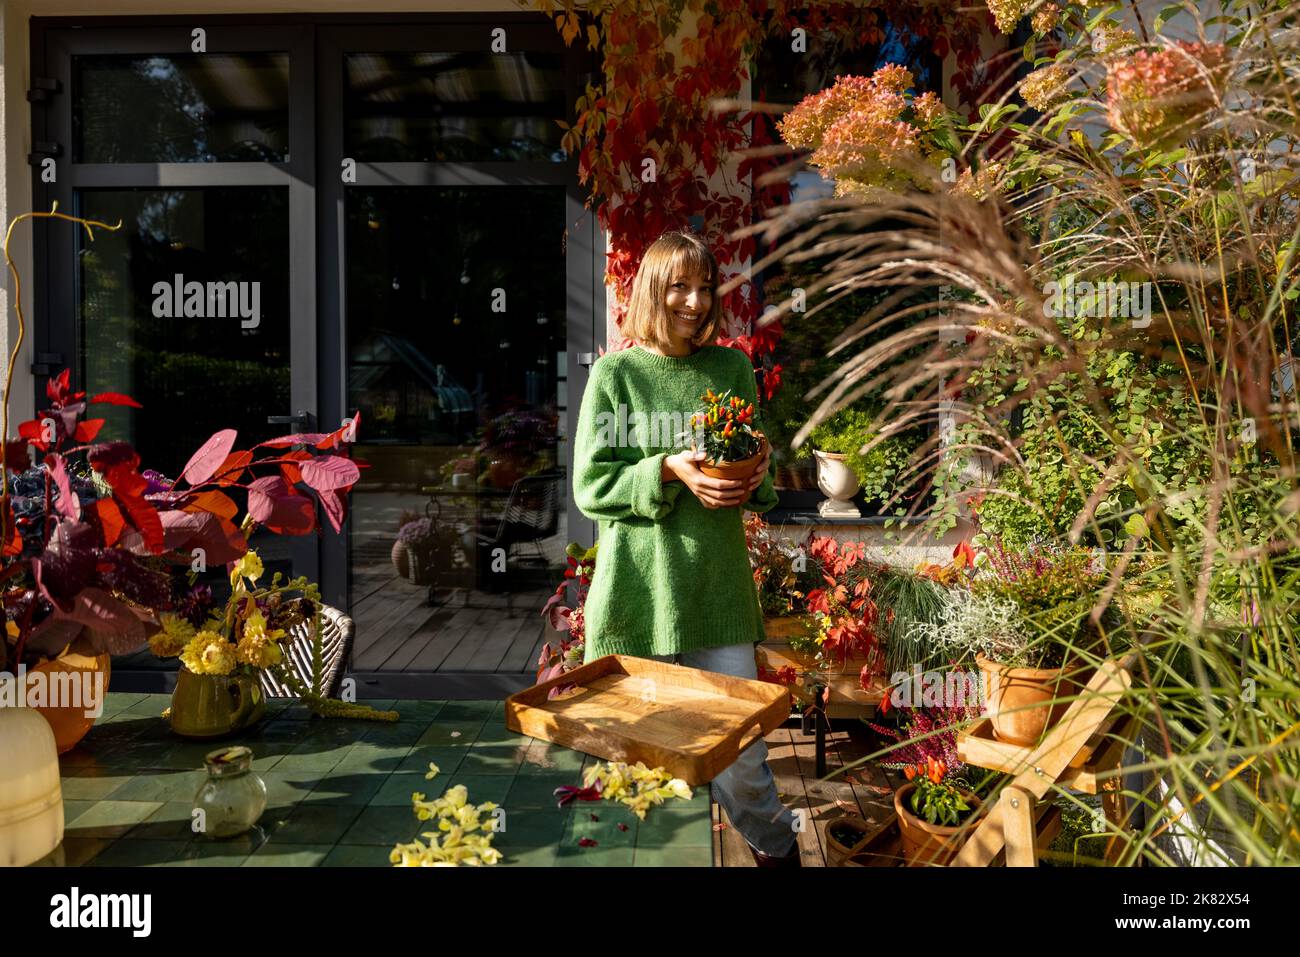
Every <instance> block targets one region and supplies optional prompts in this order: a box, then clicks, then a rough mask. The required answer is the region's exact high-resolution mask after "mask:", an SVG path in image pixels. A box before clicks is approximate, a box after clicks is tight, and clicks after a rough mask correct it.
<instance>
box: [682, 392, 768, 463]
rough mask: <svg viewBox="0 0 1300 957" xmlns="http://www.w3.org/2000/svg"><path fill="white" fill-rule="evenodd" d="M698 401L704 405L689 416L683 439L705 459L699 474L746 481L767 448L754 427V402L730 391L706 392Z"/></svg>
mask: <svg viewBox="0 0 1300 957" xmlns="http://www.w3.org/2000/svg"><path fill="white" fill-rule="evenodd" d="M700 399H701V400H702V401H703V402H704V405H703V407H701V408H700V409H697V410H696V412H695V413H694V414H693V415H692V416H691V417H690V420H689V425H690V429H691V431H689V432H687V433H686V434H685V436H683V438H689V439H690V440H691V448H692V449H694V450H695V451H697V452H698V451H703V452H704V453H705V454H706V455H707V456H708V459H707V461H706V462H705V463H703V464H701V465H700V471H701V472H703V473H704V474H705V475H709V476H712V477H713V478H720V479H728V480H736V479H747V478H749V477H750V476H751V475H753V474H754V469H756V468H757V467H758V463H759V462H760V461H761V460H762V458H763V453H764V451H766V449H767V437H766V436H764V435H763V433H762V432H759V431H758V430H756V429H755V428H754V424H753V423H754V403H752V402H746V401H745V400H744V399H742V398H741V397H740V396H738V395H732V394H731V391H730V390H727V391H726V392H723V393H722V394H721V395H719V394H717V393H715V392H714V391H713V390H712V389H709V390H707V391H706V392H705V393H704V395H702V396H700Z"/></svg>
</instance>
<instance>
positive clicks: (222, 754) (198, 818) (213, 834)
mask: <svg viewBox="0 0 1300 957" xmlns="http://www.w3.org/2000/svg"><path fill="white" fill-rule="evenodd" d="M203 763H204V764H205V765H206V766H207V769H208V779H207V780H206V781H204V782H203V784H202V786H201V787H200V788H199V790H198V793H196V794H195V795H194V810H195V812H196V813H195V815H194V821H195V830H197V831H198V832H199V833H200V834H202V835H203V836H204V837H207V838H211V839H219V838H225V837H235V836H237V835H239V834H243V833H244V832H245V831H248V830H249V829H250V828H252V826H253V825H254V824H256V823H257V820H258V818H260V817H261V816H262V812H263V811H265V810H266V783H265V782H264V781H263V780H262V779H261V778H260V777H259V776H258V775H257V773H256V772H255V771H253V752H252V750H251V749H250V748H247V747H245V746H244V745H242V744H240V745H233V746H231V747H227V748H218V749H217V750H216V751H209V752H208V754H207V756H206V757H205V758H204V759H203Z"/></svg>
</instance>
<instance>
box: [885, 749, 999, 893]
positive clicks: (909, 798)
mask: <svg viewBox="0 0 1300 957" xmlns="http://www.w3.org/2000/svg"><path fill="white" fill-rule="evenodd" d="M904 774H906V776H907V783H906V784H904V785H903V786H902V787H901V788H899V789H898V790H897V791H895V792H894V812H895V813H896V814H897V815H898V830H899V833H900V834H901V835H902V838H903V857H904V858H906V859H907V862H908V864H909V865H911V866H914V867H919V866H925V865H927V864H933V865H946V864H948V863H950V862H951V861H952V859H953V858H954V857H955V856H956V855H957V851H958V849H959V848H960V847H961V842H962V840H963V837H962V836H963V835H964V834H968V833H969V831H970V823H971V821H972V820H973V819H974V818H975V816H976V815H977V814H979V812H980V809H981V806H982V805H981V803H980V799H979V798H978V797H977V796H976V795H975V793H974V792H972V791H969V790H967V789H965V788H962V787H961V786H960V785H958V784H957V783H956V782H955V781H954V780H953V779H952V777H951V776H950V775H949V773H948V768H947V767H946V766H945V765H944V764H943V762H942V761H938V760H936V759H935V758H933V757H931V758H928V759H927V761H926V763H925V764H921V765H914V766H912V767H909V768H907V769H906V770H905V771H904Z"/></svg>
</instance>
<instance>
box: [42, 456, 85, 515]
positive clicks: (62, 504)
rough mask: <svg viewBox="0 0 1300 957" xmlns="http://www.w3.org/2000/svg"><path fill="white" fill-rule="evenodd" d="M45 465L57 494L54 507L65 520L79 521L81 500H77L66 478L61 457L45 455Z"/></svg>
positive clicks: (65, 469)
mask: <svg viewBox="0 0 1300 957" xmlns="http://www.w3.org/2000/svg"><path fill="white" fill-rule="evenodd" d="M45 465H46V468H48V469H49V470H50V478H51V480H53V482H54V487H55V489H57V490H58V493H59V497H58V500H57V501H56V502H55V503H54V507H55V508H56V509H57V510H58V512H59V514H60V515H62V516H64V517H65V518H70V519H72V520H73V521H74V522H75V521H79V520H80V519H81V500H80V499H78V498H77V493H76V492H74V491H73V490H72V481H71V480H70V479H69V478H68V470H67V468H65V467H64V464H63V457H62V456H59V455H54V454H50V455H47V456H45Z"/></svg>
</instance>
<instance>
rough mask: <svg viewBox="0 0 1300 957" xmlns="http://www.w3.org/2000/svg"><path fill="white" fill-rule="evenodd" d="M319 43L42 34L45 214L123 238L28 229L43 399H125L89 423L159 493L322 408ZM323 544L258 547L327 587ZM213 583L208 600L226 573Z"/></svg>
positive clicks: (255, 37) (254, 36) (124, 31)
mask: <svg viewBox="0 0 1300 957" xmlns="http://www.w3.org/2000/svg"><path fill="white" fill-rule="evenodd" d="M311 39H312V37H311V31H309V30H304V29H300V28H291V27H282V26H281V27H268V28H267V29H264V30H258V31H247V32H246V31H241V30H237V29H234V28H230V27H212V28H210V29H208V30H207V35H206V43H207V52H205V53H195V52H193V49H192V37H191V33H190V28H189V27H184V28H182V27H174V28H172V27H156V28H148V29H138V28H137V29H132V28H129V27H126V26H121V27H118V26H111V27H103V28H97V29H95V30H93V31H92V30H75V29H59V28H57V27H51V28H45V27H42V26H39V25H38V26H36V27H35V28H34V30H33V68H34V72H35V73H36V75H44V76H49V77H52V78H53V79H55V80H56V81H57V83H58V92H57V93H56V94H55V95H54V96H52V97H50V98H49V99H48V101H47V102H45V103H44V104H41V105H39V106H38V107H37V108H35V109H34V110H33V121H34V127H35V129H34V132H35V133H36V136H35V137H34V138H35V139H36V140H38V141H39V144H38V145H42V146H44V148H47V149H52V153H53V156H54V160H55V166H54V169H55V174H56V175H55V177H54V180H53V181H52V182H50V181H46V180H44V179H42V178H39V177H38V178H37V180H36V206H37V208H42V207H43V208H47V209H48V208H49V206H50V204H51V203H52V202H54V201H58V203H59V207H60V208H61V209H64V210H68V211H70V212H72V213H74V214H75V215H78V216H81V217H85V218H87V219H92V220H98V221H101V222H104V223H109V224H116V223H118V222H120V223H121V228H120V229H117V230H115V231H110V230H96V232H95V234H94V238H93V240H92V239H91V237H90V236H88V235H87V233H86V232H85V230H83V229H81V228H80V227H77V226H75V225H72V224H68V223H60V222H54V221H44V222H41V221H38V224H37V229H36V232H35V241H36V251H37V257H36V258H37V261H38V262H39V263H41V264H42V266H41V268H42V269H44V270H45V271H46V273H45V277H44V282H43V283H42V284H41V285H40V287H39V288H40V292H39V294H38V295H37V297H36V300H37V323H36V330H35V332H36V340H37V346H36V352H37V360H38V362H37V366H36V368H35V371H36V373H37V382H36V388H37V398H38V401H39V400H40V399H41V398H43V393H44V385H45V382H46V381H47V380H48V377H50V376H53V375H57V374H58V373H59V372H60V371H61V370H62V369H63V368H69V369H70V370H71V372H72V376H73V381H74V382H75V384H76V387H77V388H78V389H80V390H85V391H87V392H89V393H98V392H122V393H126V394H128V395H131V396H132V397H134V398H135V399H136V400H137V401H138V402H139V403H140V404H141V405H142V406H143V408H140V409H129V408H124V407H116V406H113V407H107V408H106V409H101V410H99V411H98V412H97V414H98V415H100V416H102V417H103V418H105V419H106V420H107V421H106V422H105V424H104V426H103V428H102V431H101V436H102V437H103V438H104V439H108V440H125V441H128V442H131V443H132V444H133V445H134V446H135V448H136V451H137V452H138V453H139V455H140V459H141V465H142V467H143V468H147V469H152V470H155V471H156V472H159V473H161V474H162V475H163V476H165V477H168V478H172V479H174V478H176V477H177V476H178V475H179V473H180V471H181V470H182V469H183V468H184V466H185V464H186V462H187V460H188V459H189V457H190V455H191V454H193V453H194V452H195V451H196V450H197V449H198V448H199V447H200V446H201V445H202V444H203V442H205V441H206V440H207V439H208V437H209V436H210V435H211V434H212V433H213V432H215V431H217V430H219V429H227V428H233V429H235V430H236V431H237V432H238V434H239V442H240V447H247V446H248V445H251V444H253V443H255V442H257V441H258V440H261V439H265V438H270V437H272V436H274V435H280V434H283V433H284V432H286V431H288V430H289V429H288V427H286V426H285V425H283V424H272V423H270V422H268V418H269V417H271V416H273V415H283V416H289V415H292V414H293V413H295V412H297V411H299V410H304V411H306V412H308V413H309V415H308V418H310V413H311V411H312V410H314V409H315V407H316V398H315V355H314V353H315V322H314V320H315V315H314V299H315V293H314V289H315V274H314V261H313V259H312V257H311V256H310V255H304V253H305V252H306V253H310V251H311V243H312V234H313V231H314V230H313V226H314V222H313V217H314V207H313V196H312V190H311V188H310V176H309V170H310V165H311V164H310V162H309V161H310V158H311V156H312V153H313V147H312V144H313V130H312V126H311V122H310V120H309V119H308V118H309V117H311V116H312V115H313V114H312V110H311V109H310V101H309V99H308V97H307V95H306V94H308V93H309V89H310V80H311V77H312V74H313V65H312V62H313V61H312V58H313V52H314V51H313V49H312V44H311ZM304 107H306V108H305V109H304ZM51 144H52V146H51ZM39 278H40V277H39V276H38V280H39ZM196 287H197V288H200V289H202V290H203V295H201V296H198V297H195V296H194V295H193V290H194V289H195V288H196ZM37 407H38V408H40V407H41V406H39V405H38V406H37ZM303 421H304V424H309V423H308V422H306V420H303ZM235 497H236V499H237V500H239V499H240V496H239V495H238V493H236V494H235ZM239 504H240V505H241V507H242V506H243V504H244V503H243V502H242V501H239ZM316 544H317V543H316V541H315V540H314V539H311V538H304V539H289V538H281V537H278V536H274V535H257V536H255V540H254V545H255V547H257V549H258V551H259V553H260V554H261V555H262V557H263V561H264V564H265V565H266V567H267V569H268V572H271V573H273V572H276V571H279V572H283V573H285V574H287V575H291V574H308V575H316V574H318V565H319V563H318V560H317V554H316ZM208 577H209V578H210V579H211V581H210V582H209V584H211V585H213V586H214V588H215V589H216V590H217V591H218V592H219V591H220V589H221V588H222V586H223V584H224V579H225V576H224V572H223V570H222V569H220V568H217V569H212V570H210V571H209V573H208ZM114 667H115V671H125V672H131V671H133V670H139V669H145V670H151V671H152V670H156V669H159V670H167V669H170V668H174V667H175V662H174V660H169V661H166V662H160V661H159V660H157V659H154V658H153V657H152V656H151V655H149V654H147V653H143V654H141V655H138V656H135V657H134V658H132V659H129V660H126V661H122V662H118V663H115V666H114Z"/></svg>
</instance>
